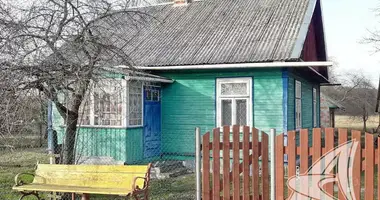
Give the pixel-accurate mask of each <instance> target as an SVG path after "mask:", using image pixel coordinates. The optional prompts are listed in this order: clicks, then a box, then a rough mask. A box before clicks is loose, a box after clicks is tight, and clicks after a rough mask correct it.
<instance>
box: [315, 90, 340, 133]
mask: <svg viewBox="0 0 380 200" xmlns="http://www.w3.org/2000/svg"><path fill="white" fill-rule="evenodd" d="M320 96H321V111H320V112H321V127H335V111H336V110H337V109H344V107H343V106H342V105H341V104H339V103H337V102H336V101H334V100H332V99H331V98H330V97H329V96H327V95H326V94H325V93H322V92H321V94H320Z"/></svg>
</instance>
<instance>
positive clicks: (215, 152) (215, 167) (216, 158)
mask: <svg viewBox="0 0 380 200" xmlns="http://www.w3.org/2000/svg"><path fill="white" fill-rule="evenodd" d="M212 139H213V142H212V161H213V162H212V195H213V199H219V198H220V146H219V143H220V130H219V128H215V129H214V130H213V138H212Z"/></svg>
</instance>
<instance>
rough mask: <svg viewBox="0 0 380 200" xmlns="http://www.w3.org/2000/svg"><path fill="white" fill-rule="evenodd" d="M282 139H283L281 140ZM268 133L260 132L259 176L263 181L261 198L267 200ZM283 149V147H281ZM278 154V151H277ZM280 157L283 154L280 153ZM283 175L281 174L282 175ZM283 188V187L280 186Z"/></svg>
mask: <svg viewBox="0 0 380 200" xmlns="http://www.w3.org/2000/svg"><path fill="white" fill-rule="evenodd" d="M282 141H284V140H282ZM268 142H269V140H268V135H267V134H266V133H264V132H261V144H262V145H261V161H262V164H261V165H262V167H261V168H262V169H261V174H262V175H261V176H262V183H263V194H262V199H263V200H269V166H268V165H269V154H268V153H269V148H268V144H269V143H268ZM282 149H283V148H282ZM279 154H280V153H279ZM281 155H282V157H283V156H284V154H283V153H282V154H281ZM282 162H284V159H282ZM282 177H283V176H282ZM282 189H283V187H282Z"/></svg>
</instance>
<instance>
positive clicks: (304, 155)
mask: <svg viewBox="0 0 380 200" xmlns="http://www.w3.org/2000/svg"><path fill="white" fill-rule="evenodd" d="M308 137H309V130H308V129H301V130H300V151H301V152H300V174H305V173H307V169H308V160H309V143H308ZM299 187H300V189H301V190H300V191H304V192H306V193H307V194H308V191H309V188H308V187H309V185H308V184H303V182H301V184H300V186H299ZM304 187H305V188H304ZM297 199H308V198H307V197H306V196H304V195H301V194H299V193H297Z"/></svg>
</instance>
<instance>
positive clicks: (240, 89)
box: [220, 83, 249, 95]
mask: <svg viewBox="0 0 380 200" xmlns="http://www.w3.org/2000/svg"><path fill="white" fill-rule="evenodd" d="M220 94H221V95H249V94H248V91H247V83H222V84H221V92H220Z"/></svg>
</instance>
